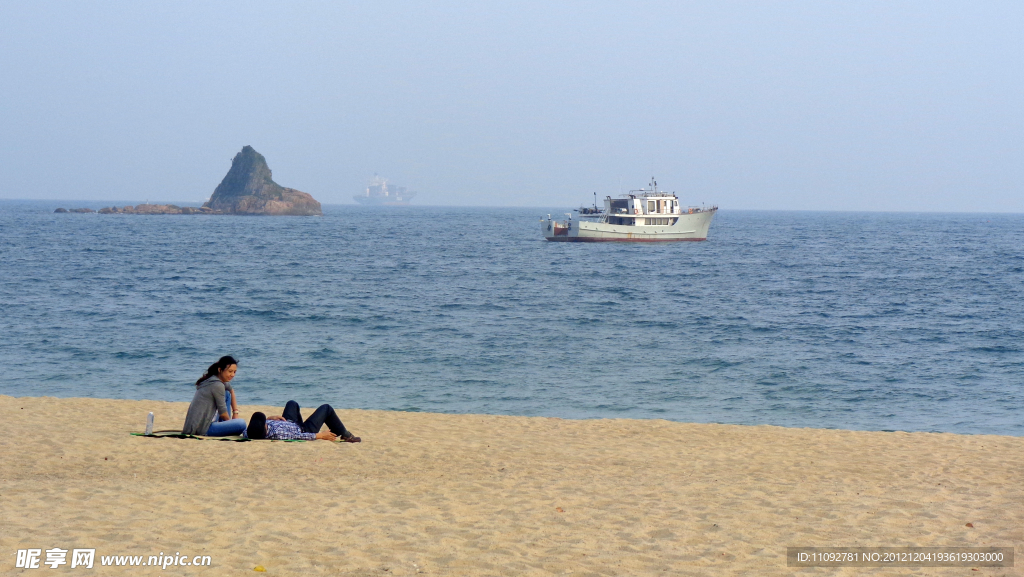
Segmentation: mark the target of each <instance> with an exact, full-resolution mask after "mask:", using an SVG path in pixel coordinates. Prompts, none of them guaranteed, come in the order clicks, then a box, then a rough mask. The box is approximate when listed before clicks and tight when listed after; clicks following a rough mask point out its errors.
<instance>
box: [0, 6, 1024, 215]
mask: <svg viewBox="0 0 1024 577" xmlns="http://www.w3.org/2000/svg"><path fill="white" fill-rule="evenodd" d="M246 144H250V145H252V146H253V147H254V148H256V150H258V151H259V152H261V153H263V154H264V155H265V156H266V157H267V160H268V162H269V164H270V167H271V169H273V171H274V178H275V180H276V181H277V182H278V183H280V184H282V185H284V186H291V187H293V188H297V189H299V190H303V191H305V192H309V193H311V194H312V195H313V196H314V197H316V198H317V199H318V200H320V201H321V202H324V203H349V202H352V195H353V194H356V193H358V192H360V191H361V190H362V188H364V187H365V185H366V182H367V180H368V179H369V178H371V177H372V176H373V174H374V173H379V174H381V175H383V176H387V177H389V178H390V179H391V180H392V181H393V182H395V183H397V184H401V185H405V186H408V187H409V188H411V189H414V190H417V191H418V192H419V196H418V197H417V198H416V200H415V201H414V203H415V204H441V205H506V206H559V205H578V204H579V203H581V202H588V201H590V200H591V199H592V198H593V197H592V192H594V191H597V192H598V194H599V195H601V196H604V195H606V194H618V192H619V190H620V186H621V187H622V188H623V189H626V190H628V189H629V188H636V187H639V186H642V185H645V184H646V183H647V181H648V180H649V178H650V176H651V175H652V174H653V175H656V176H657V179H658V182H659V184H660V185H661V186H662V188H665V189H668V190H674V191H676V192H678V193H679V194H680V195H681V196H682V197H683V199H684V201H685V202H688V203H690V204H700V203H701V202H706V203H709V204H711V203H715V204H718V205H719V206H721V207H722V208H742V209H776V208H777V209H813V210H913V211H922V210H923V211H930V210H938V211H964V210H984V211H1012V212H1024V3H1022V2H1019V1H1012V2H1009V1H1008V2H1000V1H992V2H964V1H960V2H945V1H939V0H930V1H922V2H898V1H884V2H870V1H859V2H831V1H825V0H815V1H808V2H802V1H785V2H764V1H760V0H758V1H750V2H730V1H723V0H715V1H708V2H682V1H678V0H674V1H668V2H636V1H633V2H622V3H609V2H595V1H587V2H551V1H550V0H546V1H543V2H542V1H535V2H533V1H531V2H496V1H488V2H480V1H479V0H474V1H467V2H453V1H445V0H441V1H438V2H387V1H385V2H380V1H377V2H334V1H332V2H322V3H319V2H280V3H263V2H253V1H245V2H220V1H218V2H137V1H131V2H66V3H64V2H13V1H12V2H0V198H7V199H69V200H85V199H90V200H124V201H142V200H145V199H150V200H154V201H155V200H164V201H202V200H205V199H206V198H207V197H208V196H209V195H210V193H212V192H213V189H214V188H215V187H216V186H217V184H218V183H219V182H220V180H221V178H223V176H224V174H225V173H226V172H227V170H228V168H229V166H230V159H231V158H232V157H233V156H234V155H235V153H237V152H238V151H239V150H240V149H241V148H242V146H243V145H246ZM620 183H621V184H620Z"/></svg>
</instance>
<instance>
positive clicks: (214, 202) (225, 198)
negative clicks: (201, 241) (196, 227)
mask: <svg viewBox="0 0 1024 577" xmlns="http://www.w3.org/2000/svg"><path fill="white" fill-rule="evenodd" d="M203 208H209V209H212V210H215V211H220V212H223V213H225V214H254V215H272V216H286V215H287V216H320V215H322V214H323V211H322V210H321V208H320V203H319V202H317V201H316V199H314V198H313V197H312V196H310V195H309V194H307V193H305V192H301V191H298V190H295V189H294V188H285V187H283V186H281V185H279V184H277V183H276V182H274V179H273V178H272V177H271V172H270V167H269V166H267V159H265V158H263V155H262V154H260V153H258V152H256V151H255V150H254V149H253V147H251V146H245V147H244V148H242V151H241V152H239V153H238V154H236V155H235V158H234V160H232V161H231V169H230V170H228V173H227V175H226V176H225V177H224V180H222V181H221V183H220V185H218V186H217V189H216V190H214V191H213V195H212V196H211V197H210V200H208V201H207V202H206V204H204V205H203Z"/></svg>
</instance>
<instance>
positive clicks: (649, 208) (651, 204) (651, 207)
mask: <svg viewBox="0 0 1024 577" xmlns="http://www.w3.org/2000/svg"><path fill="white" fill-rule="evenodd" d="M647 212H654V201H653V200H648V201H647Z"/></svg>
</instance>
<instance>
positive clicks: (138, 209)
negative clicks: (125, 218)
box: [99, 204, 222, 214]
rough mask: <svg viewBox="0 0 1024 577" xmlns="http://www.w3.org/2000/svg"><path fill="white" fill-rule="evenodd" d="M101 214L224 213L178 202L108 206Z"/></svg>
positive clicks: (100, 211)
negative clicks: (177, 203) (181, 204)
mask: <svg viewBox="0 0 1024 577" xmlns="http://www.w3.org/2000/svg"><path fill="white" fill-rule="evenodd" d="M99 213H100V214H222V213H221V212H220V211H217V210H213V209H212V208H206V207H196V206H178V205H176V204H140V205H137V206H125V207H117V206H108V207H106V208H101V209H100V210H99Z"/></svg>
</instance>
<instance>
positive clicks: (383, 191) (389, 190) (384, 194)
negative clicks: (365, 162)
mask: <svg viewBox="0 0 1024 577" xmlns="http://www.w3.org/2000/svg"><path fill="white" fill-rule="evenodd" d="M414 196H416V193H415V192H414V191H411V190H408V189H406V188H405V187H404V186H395V185H393V184H390V183H388V179H386V178H381V177H379V176H374V177H373V180H372V181H370V184H369V186H367V187H366V191H365V192H363V194H357V195H355V196H353V197H352V198H353V200H355V201H356V202H358V203H359V204H367V205H370V206H409V201H410V200H412V198H413V197H414Z"/></svg>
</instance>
